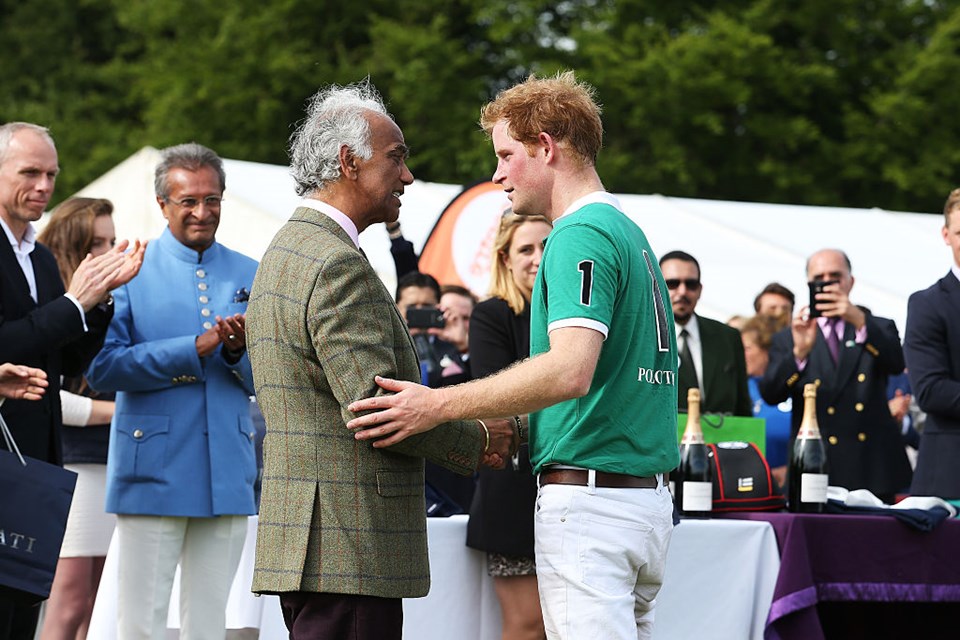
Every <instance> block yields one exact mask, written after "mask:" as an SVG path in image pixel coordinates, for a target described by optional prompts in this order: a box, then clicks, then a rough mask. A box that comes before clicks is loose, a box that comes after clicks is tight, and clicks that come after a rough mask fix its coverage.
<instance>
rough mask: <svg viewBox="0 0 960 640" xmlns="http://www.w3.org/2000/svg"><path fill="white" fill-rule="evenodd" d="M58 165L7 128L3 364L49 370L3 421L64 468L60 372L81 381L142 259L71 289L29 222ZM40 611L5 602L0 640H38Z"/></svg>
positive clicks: (2, 180)
mask: <svg viewBox="0 0 960 640" xmlns="http://www.w3.org/2000/svg"><path fill="white" fill-rule="evenodd" d="M59 171H60V167H59V163H58V160H57V149H56V147H55V146H54V143H53V139H52V138H51V137H50V133H49V132H48V131H47V129H45V128H44V127H40V126H37V125H35V124H30V123H26V122H11V123H8V124H5V125H3V126H0V227H2V230H3V231H2V234H0V362H17V363H22V364H24V365H26V366H28V367H34V368H37V369H42V370H43V371H45V372H46V374H47V381H48V384H49V386H48V387H47V392H46V394H45V395H44V396H43V397H42V398H40V399H39V400H38V401H29V400H27V399H21V400H10V401H8V402H6V403H5V404H4V406H3V417H4V419H5V420H6V422H7V425H8V426H9V427H10V430H11V432H12V433H13V437H14V439H15V440H16V441H17V444H18V445H19V447H20V451H21V452H22V453H23V454H24V455H26V456H30V457H32V458H36V459H39V460H44V461H46V462H51V463H53V464H60V461H61V449H60V426H61V416H60V376H61V375H68V376H76V375H80V374H81V373H82V372H83V369H84V367H86V365H87V363H88V362H89V361H90V359H91V358H92V357H93V356H94V355H95V354H96V352H97V351H98V350H99V349H100V347H101V346H102V345H103V337H104V334H105V332H106V329H107V324H108V323H109V322H110V318H111V317H112V315H113V308H112V306H111V304H110V303H111V298H110V291H111V290H112V289H114V288H116V287H118V286H120V285H121V284H123V283H125V282H127V281H129V280H130V278H132V277H133V276H134V275H136V273H137V270H138V269H139V268H140V264H141V263H142V261H143V251H142V249H141V248H140V247H139V243H138V247H137V249H136V250H135V251H132V252H131V253H130V254H128V255H126V256H125V255H124V254H123V250H124V249H126V247H127V244H128V243H126V242H123V243H120V244H119V245H118V246H117V247H115V248H114V249H112V250H110V251H109V252H107V253H105V254H103V255H102V256H99V257H97V258H89V257H88V258H87V259H86V260H84V261H83V262H81V263H80V266H79V267H77V270H76V272H75V273H74V276H73V280H72V282H71V284H70V290H69V291H66V292H64V286H63V281H62V280H61V278H60V271H59V270H58V269H57V262H56V260H55V259H54V257H53V254H52V253H50V251H49V250H48V249H47V248H46V247H44V246H43V245H41V244H37V243H36V236H37V234H36V230H35V229H34V228H33V225H32V223H33V222H36V221H37V220H39V219H40V216H41V215H43V212H44V209H46V206H47V203H48V202H50V198H51V197H52V196H53V188H54V183H55V182H56V179H57V173H59ZM36 623H37V609H36V607H22V606H17V605H15V604H13V603H12V602H10V601H8V600H5V599H3V598H0V640H6V639H13V638H18V639H19V638H23V639H25V640H32V638H33V635H34V629H35V627H36Z"/></svg>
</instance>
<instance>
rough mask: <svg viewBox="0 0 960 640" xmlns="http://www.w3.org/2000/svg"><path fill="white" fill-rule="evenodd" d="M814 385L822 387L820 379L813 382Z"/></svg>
mask: <svg viewBox="0 0 960 640" xmlns="http://www.w3.org/2000/svg"><path fill="white" fill-rule="evenodd" d="M813 384H815V385H817V386H818V387H819V386H820V378H817V379H816V380H814V381H813Z"/></svg>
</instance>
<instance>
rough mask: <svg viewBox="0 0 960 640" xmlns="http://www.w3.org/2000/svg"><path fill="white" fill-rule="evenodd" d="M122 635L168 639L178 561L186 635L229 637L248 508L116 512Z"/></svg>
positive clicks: (121, 639) (186, 639)
mask: <svg viewBox="0 0 960 640" xmlns="http://www.w3.org/2000/svg"><path fill="white" fill-rule="evenodd" d="M117 535H118V536H119V545H120V556H119V583H118V590H119V598H118V600H119V602H118V619H117V639H118V640H165V638H166V637H167V613H168V609H169V606H170V592H171V590H172V589H173V578H174V575H175V574H176V570H177V564H178V563H179V564H180V638H181V640H223V638H224V636H225V634H226V613H225V610H226V606H227V598H228V597H229V595H230V585H231V583H232V582H233V577H234V574H235V573H236V571H237V565H239V564H240V555H241V552H242V551H243V543H244V539H245V538H246V536H247V516H220V517H216V518H180V517H170V516H136V515H118V516H117Z"/></svg>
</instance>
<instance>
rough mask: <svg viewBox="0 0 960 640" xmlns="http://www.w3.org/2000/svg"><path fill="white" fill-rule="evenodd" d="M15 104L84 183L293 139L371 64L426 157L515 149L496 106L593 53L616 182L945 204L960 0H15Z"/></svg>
mask: <svg viewBox="0 0 960 640" xmlns="http://www.w3.org/2000/svg"><path fill="white" fill-rule="evenodd" d="M0 41H2V42H3V43H4V44H3V46H2V47H0V68H2V69H3V70H4V72H3V86H4V91H3V92H2V93H0V120H3V121H7V120H29V121H34V122H38V123H42V124H45V125H47V126H50V127H51V129H52V130H53V133H54V135H55V137H56V139H57V143H58V148H59V151H60V161H61V166H62V168H63V172H62V174H61V176H62V177H61V179H60V185H59V187H58V191H57V196H58V198H61V199H62V198H64V197H66V196H68V195H69V194H70V193H72V192H74V191H76V190H77V189H78V188H80V187H82V186H83V185H84V184H86V183H88V182H90V181H91V180H93V179H94V178H96V177H97V176H99V175H100V174H101V173H103V172H104V171H106V170H107V169H109V168H110V167H112V166H113V165H115V164H116V163H118V162H119V161H121V160H122V159H124V158H125V157H127V156H129V155H130V154H132V153H134V152H135V151H136V150H137V149H139V148H140V147H142V146H144V145H152V146H156V147H162V146H166V145H169V144H176V143H179V142H184V141H187V140H196V141H198V142H202V143H204V144H207V145H209V146H211V147H212V148H214V149H216V150H217V151H218V152H219V153H220V154H222V155H223V156H225V157H230V158H237V159H244V160H253V161H260V162H271V163H281V164H282V163H285V162H286V160H287V155H286V144H287V140H288V138H289V136H290V133H291V132H292V131H293V128H294V126H295V125H296V123H297V121H298V120H299V119H300V118H301V117H302V114H303V106H304V101H305V100H306V99H307V98H308V97H309V96H310V95H311V94H312V93H314V92H315V91H316V90H317V89H318V88H319V87H320V86H322V85H324V84H327V83H331V82H336V83H340V84H343V83H348V82H352V81H356V80H359V79H362V78H363V77H365V76H368V75H369V76H370V77H371V79H372V80H373V82H374V84H376V86H377V87H378V88H379V89H380V90H381V92H382V93H383V94H384V97H385V98H386V99H387V101H388V103H389V105H390V108H391V110H392V111H393V113H394V114H395V115H396V117H397V120H398V122H399V123H400V125H401V127H402V128H403V130H404V133H405V136H406V138H407V142H408V143H409V144H410V145H411V147H412V148H413V152H414V153H413V156H412V157H411V161H410V164H411V168H412V170H413V172H414V174H415V175H416V176H417V177H418V178H420V179H423V180H429V181H436V182H455V183H467V182H472V181H474V180H476V179H480V178H484V177H486V176H489V175H490V174H491V172H492V170H493V168H494V159H493V155H492V151H491V149H490V145H489V142H488V141H487V140H486V139H485V136H484V135H483V133H482V132H481V131H480V130H479V128H478V126H477V120H478V117H479V112H480V107H481V106H482V105H483V104H484V103H485V102H486V101H488V100H489V99H490V98H492V97H493V96H494V95H495V94H496V93H497V92H498V91H500V90H501V89H503V88H506V87H508V86H510V85H512V84H513V83H515V82H517V81H519V80H522V79H523V78H525V77H526V76H527V75H529V74H530V73H531V72H535V73H538V74H549V73H553V72H555V71H556V70H559V69H565V68H572V69H575V70H576V71H577V73H578V75H579V76H580V77H581V78H583V79H585V80H587V81H589V82H591V83H592V84H594V85H595V86H596V87H597V95H598V97H599V99H600V101H601V102H602V103H603V106H604V124H605V128H606V131H605V149H604V151H603V152H602V153H601V156H600V166H599V169H600V173H601V176H602V177H603V179H604V182H605V184H606V186H607V187H608V188H610V189H612V190H615V191H621V192H634V193H653V192H659V193H664V194H668V195H675V196H689V197H705V198H725V199H740V200H757V201H770V202H793V203H810V204H832V205H847V206H880V207H885V208H893V209H908V210H931V211H936V210H937V209H939V207H940V203H941V202H942V200H943V198H944V196H945V194H946V192H947V191H948V190H949V189H950V188H952V187H954V186H957V182H958V178H957V175H956V170H955V169H954V167H956V166H957V164H958V163H957V161H956V160H957V159H958V158H957V156H958V155H960V144H957V142H958V141H960V120H957V119H956V118H955V117H954V116H953V113H954V108H953V105H952V104H951V103H952V99H953V96H952V94H951V93H950V91H949V89H948V88H949V87H950V86H951V82H950V80H951V79H952V78H955V77H957V72H958V71H960V56H958V53H960V52H958V48H960V11H958V3H957V2H956V1H954V0H802V1H801V0H688V1H685V2H663V1H662V0H564V1H562V2H559V3H558V2H555V1H554V2H547V1H544V0H421V1H420V2H416V3H413V2H408V3H397V2H385V1H384V0H366V1H360V2H338V3H334V2H325V3H317V2H310V1H308V0H272V1H270V2H263V0H257V1H254V0H234V2H231V3H222V2H213V1H212V0H164V2H150V1H148V0H123V1H121V0H44V1H43V2H40V0H25V1H23V0H22V1H20V2H12V1H11V0H0Z"/></svg>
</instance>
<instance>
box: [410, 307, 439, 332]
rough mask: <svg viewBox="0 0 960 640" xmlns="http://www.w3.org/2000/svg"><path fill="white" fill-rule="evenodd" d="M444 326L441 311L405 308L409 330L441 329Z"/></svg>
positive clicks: (435, 308)
mask: <svg viewBox="0 0 960 640" xmlns="http://www.w3.org/2000/svg"><path fill="white" fill-rule="evenodd" d="M446 324H447V322H446V320H444V318H443V311H441V310H440V309H438V308H437V307H434V306H428V307H407V326H409V327H410V328H411V329H442V328H443V327H445V326H446Z"/></svg>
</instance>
